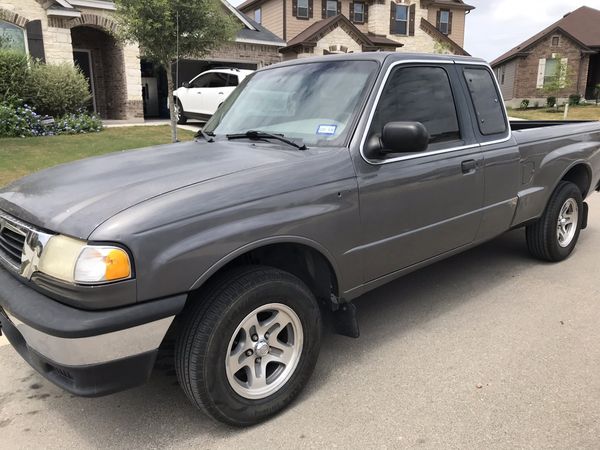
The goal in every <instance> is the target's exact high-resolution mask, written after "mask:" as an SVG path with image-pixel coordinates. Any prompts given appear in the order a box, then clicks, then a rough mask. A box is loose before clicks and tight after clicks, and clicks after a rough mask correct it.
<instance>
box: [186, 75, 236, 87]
mask: <svg viewBox="0 0 600 450" xmlns="http://www.w3.org/2000/svg"><path fill="white" fill-rule="evenodd" d="M225 86H227V74H225V73H219V72H210V73H205V74H204V75H202V76H201V77H198V78H196V79H195V80H194V81H193V82H192V85H191V87H193V88H219V87H225Z"/></svg>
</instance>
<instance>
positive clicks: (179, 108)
mask: <svg viewBox="0 0 600 450" xmlns="http://www.w3.org/2000/svg"><path fill="white" fill-rule="evenodd" d="M175 117H176V118H177V123H178V124H179V125H185V124H186V123H187V117H185V111H184V110H183V105H182V104H181V101H179V99H178V98H176V99H175Z"/></svg>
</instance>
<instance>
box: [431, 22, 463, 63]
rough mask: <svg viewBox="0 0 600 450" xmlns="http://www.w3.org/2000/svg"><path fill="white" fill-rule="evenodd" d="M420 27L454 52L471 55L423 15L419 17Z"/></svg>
mask: <svg viewBox="0 0 600 450" xmlns="http://www.w3.org/2000/svg"><path fill="white" fill-rule="evenodd" d="M421 29H422V30H423V31H424V32H425V33H427V34H429V35H430V36H431V37H432V38H434V39H435V40H436V41H438V42H439V43H441V44H444V45H447V46H448V47H449V48H450V49H451V50H452V51H453V52H454V53H455V54H457V55H462V56H471V55H470V54H469V53H468V52H467V51H466V50H465V49H464V48H462V47H461V46H460V45H458V43H456V42H455V41H453V40H452V39H450V37H449V36H448V35H446V34H444V33H442V32H441V31H440V30H438V29H437V27H436V26H435V25H434V24H432V23H431V22H430V21H429V20H427V19H425V17H421Z"/></svg>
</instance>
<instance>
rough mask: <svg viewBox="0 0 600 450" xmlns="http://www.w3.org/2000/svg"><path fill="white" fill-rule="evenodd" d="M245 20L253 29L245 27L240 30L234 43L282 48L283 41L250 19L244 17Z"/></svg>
mask: <svg viewBox="0 0 600 450" xmlns="http://www.w3.org/2000/svg"><path fill="white" fill-rule="evenodd" d="M246 20H247V21H248V22H249V23H250V24H251V25H252V27H253V28H254V29H250V28H247V27H244V28H242V29H241V30H240V31H238V34H237V36H236V38H235V41H236V42H242V43H244V42H245V43H248V44H263V45H273V46H276V47H284V46H285V41H284V40H283V39H281V38H280V37H279V36H277V35H275V34H274V33H272V32H271V31H269V30H267V29H266V28H265V27H263V26H262V25H261V24H259V23H257V22H255V21H254V20H252V19H249V18H248V17H246Z"/></svg>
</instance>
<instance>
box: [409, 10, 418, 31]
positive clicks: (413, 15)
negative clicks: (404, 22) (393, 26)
mask: <svg viewBox="0 0 600 450" xmlns="http://www.w3.org/2000/svg"><path fill="white" fill-rule="evenodd" d="M416 16H417V5H416V3H413V4H412V5H410V14H409V19H408V34H409V36H414V35H415V18H416Z"/></svg>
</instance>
